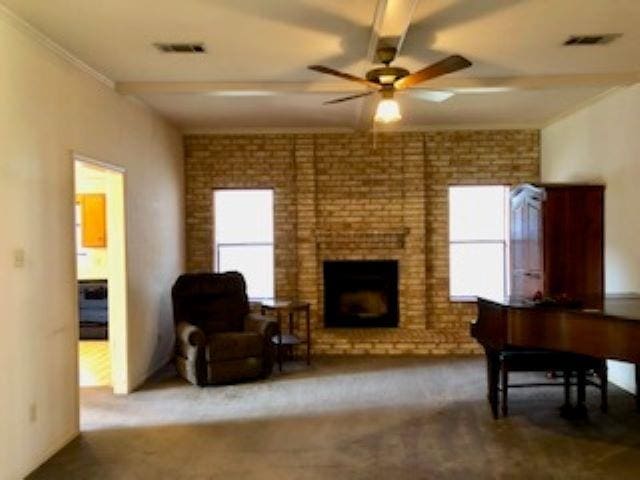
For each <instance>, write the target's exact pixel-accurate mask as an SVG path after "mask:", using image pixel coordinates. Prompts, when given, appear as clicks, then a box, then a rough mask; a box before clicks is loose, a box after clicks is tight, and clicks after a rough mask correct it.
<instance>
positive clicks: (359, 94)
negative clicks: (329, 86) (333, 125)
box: [324, 92, 374, 105]
mask: <svg viewBox="0 0 640 480" xmlns="http://www.w3.org/2000/svg"><path fill="white" fill-rule="evenodd" d="M372 93H374V92H364V93H358V94H357V95H349V96H348V97H342V98H336V99H335V100H329V101H328V102H324V105H332V104H334V103H340V102H346V101H348V100H354V99H356V98H360V97H366V96H367V95H371V94H372Z"/></svg>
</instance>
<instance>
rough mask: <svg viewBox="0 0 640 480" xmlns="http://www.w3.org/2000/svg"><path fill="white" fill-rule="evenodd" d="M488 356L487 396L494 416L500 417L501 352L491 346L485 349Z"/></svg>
mask: <svg viewBox="0 0 640 480" xmlns="http://www.w3.org/2000/svg"><path fill="white" fill-rule="evenodd" d="M484 351H485V355H486V357H487V397H488V399H489V406H490V407H491V413H492V414H493V418H498V380H499V377H500V354H499V352H498V351H496V350H493V349H491V348H489V347H485V349H484Z"/></svg>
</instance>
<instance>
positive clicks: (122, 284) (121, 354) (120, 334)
mask: <svg viewBox="0 0 640 480" xmlns="http://www.w3.org/2000/svg"><path fill="white" fill-rule="evenodd" d="M71 163H72V170H73V191H74V195H73V205H74V210H73V212H74V217H75V198H76V194H77V191H76V166H77V165H78V164H79V163H82V164H86V165H88V166H90V167H95V168H98V169H101V170H105V171H106V172H107V174H110V175H114V174H115V175H117V176H118V178H119V180H118V181H117V185H116V189H117V192H116V195H117V196H118V197H120V200H119V201H117V205H118V206H119V207H120V208H119V210H120V215H119V216H118V217H119V219H118V220H117V221H118V223H119V225H118V228H116V229H115V231H113V229H108V230H107V231H108V232H109V233H108V236H107V248H109V245H115V248H116V252H118V253H117V254H116V256H115V257H114V256H113V255H108V256H107V264H108V265H109V267H108V268H109V269H110V270H112V271H115V274H114V275H117V278H119V279H120V281H119V282H118V283H119V286H117V287H114V286H113V285H114V283H115V282H113V281H111V282H110V285H109V286H108V288H109V297H108V298H109V304H108V305H109V313H108V315H109V352H110V357H111V386H112V388H113V393H114V394H124V395H126V394H128V393H130V392H131V375H130V368H129V342H128V337H129V324H128V310H129V308H128V296H127V290H128V288H127V278H128V275H127V265H128V262H127V248H126V247H127V228H126V227H127V215H126V214H127V209H126V205H127V198H126V169H125V168H124V167H122V166H120V165H116V164H112V163H109V162H105V161H102V160H97V159H95V158H93V157H90V156H87V155H84V154H82V153H79V152H77V151H72V152H71ZM111 201H113V199H111ZM109 203H110V200H109V198H107V206H108V205H109ZM108 218H109V215H108V213H107V225H109V220H108ZM74 237H75V236H74ZM113 248H114V247H112V249H113ZM76 252H77V245H76V244H75V242H74V257H73V258H74V271H75V276H76V280H77V278H78V262H77V257H76ZM110 280H111V278H110ZM117 310H120V313H119V314H117V313H116V311H117ZM116 315H117V316H116ZM76 325H77V328H79V323H78V322H76ZM77 345H78V344H77V342H76V349H77V348H78V347H77ZM76 355H77V352H76ZM78 381H79V379H78Z"/></svg>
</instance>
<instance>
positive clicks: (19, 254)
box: [13, 248, 24, 268]
mask: <svg viewBox="0 0 640 480" xmlns="http://www.w3.org/2000/svg"><path fill="white" fill-rule="evenodd" d="M13 266H14V267H16V268H24V249H23V248H16V249H15V250H14V251H13Z"/></svg>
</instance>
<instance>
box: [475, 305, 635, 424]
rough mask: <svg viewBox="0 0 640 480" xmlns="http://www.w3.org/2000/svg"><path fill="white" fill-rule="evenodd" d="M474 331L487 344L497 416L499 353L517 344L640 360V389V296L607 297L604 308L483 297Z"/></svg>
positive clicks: (490, 395)
mask: <svg viewBox="0 0 640 480" xmlns="http://www.w3.org/2000/svg"><path fill="white" fill-rule="evenodd" d="M471 335H472V336H473V337H474V338H475V339H476V340H478V342H480V344H482V346H483V347H484V349H485V353H486V358H487V383H488V399H489V404H490V406H491V409H492V411H493V414H494V416H497V412H498V378H499V358H498V356H499V353H500V352H501V351H504V350H507V349H513V348H521V347H525V348H540V349H546V350H553V351H559V352H570V353H577V354H582V355H589V356H592V357H596V358H602V359H616V360H622V361H626V362H632V363H635V364H636V389H637V390H636V391H637V392H640V296H637V295H619V296H610V297H605V300H604V305H603V308H601V309H592V308H587V309H582V308H562V307H558V306H541V305H537V304H536V303H534V302H530V301H523V300H514V299H504V300H489V299H484V298H479V299H478V317H477V319H476V320H475V321H474V322H473V323H472V324H471ZM579 401H580V400H579ZM636 406H637V408H638V410H640V395H636Z"/></svg>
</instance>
